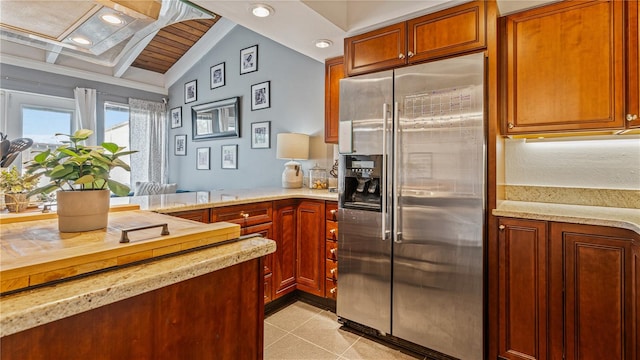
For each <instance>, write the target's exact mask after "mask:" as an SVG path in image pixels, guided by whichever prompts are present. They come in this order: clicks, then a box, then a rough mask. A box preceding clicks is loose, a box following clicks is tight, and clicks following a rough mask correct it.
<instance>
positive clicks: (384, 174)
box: [380, 103, 391, 241]
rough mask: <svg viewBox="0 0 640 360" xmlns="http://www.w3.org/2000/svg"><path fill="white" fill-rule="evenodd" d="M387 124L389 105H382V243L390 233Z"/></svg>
mask: <svg viewBox="0 0 640 360" xmlns="http://www.w3.org/2000/svg"><path fill="white" fill-rule="evenodd" d="M388 122H389V104H386V103H385V104H382V179H381V180H382V181H381V184H380V185H381V190H382V191H383V192H382V241H385V240H388V239H389V235H390V233H391V232H390V231H389V230H388V229H387V222H388V218H389V216H388V214H387V196H388V195H387V192H386V190H387V185H388V182H387V175H388V173H387V155H388V154H389V152H388V151H387V150H388V149H387V123H388Z"/></svg>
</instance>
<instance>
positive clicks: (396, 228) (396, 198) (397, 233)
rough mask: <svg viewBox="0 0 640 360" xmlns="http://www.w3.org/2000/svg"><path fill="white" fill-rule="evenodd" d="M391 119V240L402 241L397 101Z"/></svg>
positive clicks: (398, 111) (398, 113) (398, 110)
mask: <svg viewBox="0 0 640 360" xmlns="http://www.w3.org/2000/svg"><path fill="white" fill-rule="evenodd" d="M393 120H394V124H395V131H394V132H393V192H392V193H393V233H394V236H393V240H394V241H395V242H396V243H400V242H402V231H401V228H400V223H401V221H402V219H400V192H399V187H400V183H399V182H398V178H399V175H398V173H399V172H400V164H401V160H402V159H400V152H399V151H398V149H399V147H400V109H399V108H398V102H397V101H396V102H395V103H394V114H393Z"/></svg>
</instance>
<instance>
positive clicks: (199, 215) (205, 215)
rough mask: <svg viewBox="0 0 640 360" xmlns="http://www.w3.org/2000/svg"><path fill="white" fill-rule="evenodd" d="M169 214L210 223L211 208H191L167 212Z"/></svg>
mask: <svg viewBox="0 0 640 360" xmlns="http://www.w3.org/2000/svg"><path fill="white" fill-rule="evenodd" d="M167 215H171V216H175V217H179V218H183V219H187V220H193V221H198V222H202V223H205V224H208V223H209V209H201V210H189V211H180V212H174V213H167Z"/></svg>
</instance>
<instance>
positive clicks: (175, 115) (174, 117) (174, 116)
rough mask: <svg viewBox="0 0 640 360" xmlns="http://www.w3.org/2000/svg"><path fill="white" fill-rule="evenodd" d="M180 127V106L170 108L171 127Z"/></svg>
mask: <svg viewBox="0 0 640 360" xmlns="http://www.w3.org/2000/svg"><path fill="white" fill-rule="evenodd" d="M179 127H182V106H178V107H177V108H173V109H171V128H172V129H175V128H179Z"/></svg>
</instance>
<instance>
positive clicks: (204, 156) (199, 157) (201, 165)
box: [196, 147, 211, 170]
mask: <svg viewBox="0 0 640 360" xmlns="http://www.w3.org/2000/svg"><path fill="white" fill-rule="evenodd" d="M210 153H211V148H208V147H206V148H197V149H196V169H197V170H209V169H211V167H210V165H209V164H210V161H209V155H210Z"/></svg>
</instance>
